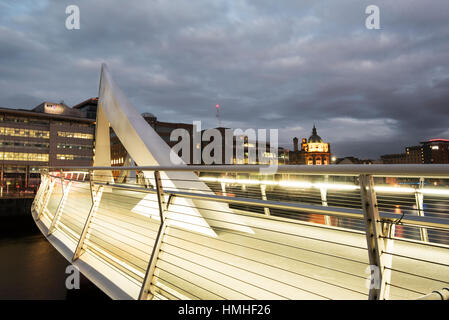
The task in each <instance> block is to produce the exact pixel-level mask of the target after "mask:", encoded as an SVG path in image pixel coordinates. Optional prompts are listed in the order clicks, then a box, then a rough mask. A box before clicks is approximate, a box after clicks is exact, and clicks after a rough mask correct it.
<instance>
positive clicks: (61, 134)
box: [58, 131, 94, 139]
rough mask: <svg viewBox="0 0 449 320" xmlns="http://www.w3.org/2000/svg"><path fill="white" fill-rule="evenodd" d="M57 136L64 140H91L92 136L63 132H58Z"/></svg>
mask: <svg viewBox="0 0 449 320" xmlns="http://www.w3.org/2000/svg"><path fill="white" fill-rule="evenodd" d="M58 136H60V137H65V138H76V139H93V138H94V136H93V134H91V133H81V132H65V131H58Z"/></svg>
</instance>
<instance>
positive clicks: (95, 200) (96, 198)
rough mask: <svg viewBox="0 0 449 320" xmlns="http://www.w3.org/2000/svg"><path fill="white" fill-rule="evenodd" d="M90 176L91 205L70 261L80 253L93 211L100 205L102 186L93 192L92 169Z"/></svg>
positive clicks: (93, 214)
mask: <svg viewBox="0 0 449 320" xmlns="http://www.w3.org/2000/svg"><path fill="white" fill-rule="evenodd" d="M89 176H90V195H91V198H92V205H91V207H90V210H89V214H88V215H87V218H86V222H85V223H84V228H83V231H82V232H81V234H80V239H79V241H78V245H77V246H76V249H75V252H74V253H73V258H72V261H75V260H76V259H78V258H79V257H80V255H81V252H82V249H83V245H84V240H85V239H86V237H87V231H88V230H89V225H90V222H91V221H92V218H93V217H94V216H95V213H96V212H97V210H98V206H99V205H100V201H101V196H102V195H103V190H104V186H99V187H98V189H97V191H96V192H95V190H94V189H95V184H94V180H93V179H94V175H93V173H92V171H89Z"/></svg>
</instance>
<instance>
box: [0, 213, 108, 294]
mask: <svg viewBox="0 0 449 320" xmlns="http://www.w3.org/2000/svg"><path fill="white" fill-rule="evenodd" d="M28 212H29V211H28ZM68 265H69V262H68V261H67V260H66V259H65V258H64V257H63V256H62V255H60V254H59V252H58V251H57V250H56V249H55V248H53V246H52V245H51V244H50V243H49V242H48V241H47V240H46V239H45V237H44V236H43V235H42V234H41V232H40V231H39V229H38V228H37V226H36V225H35V223H34V221H33V219H32V217H31V213H30V214H29V215H26V216H13V217H11V216H10V217H4V216H3V217H2V216H0V299H14V300H15V299H48V300H78V299H96V300H98V299H109V298H108V297H107V296H106V295H105V294H104V293H103V292H102V291H101V290H100V289H98V288H97V287H96V286H95V285H94V284H93V283H91V282H90V281H89V280H88V279H87V278H85V277H84V276H82V275H81V279H80V289H79V290H67V289H66V287H65V281H66V277H67V276H68V274H66V273H65V270H66V267H67V266H68Z"/></svg>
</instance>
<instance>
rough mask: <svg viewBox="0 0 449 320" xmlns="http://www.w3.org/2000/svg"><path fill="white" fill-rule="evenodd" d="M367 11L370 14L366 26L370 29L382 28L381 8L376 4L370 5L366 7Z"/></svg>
mask: <svg viewBox="0 0 449 320" xmlns="http://www.w3.org/2000/svg"><path fill="white" fill-rule="evenodd" d="M365 13H366V14H368V17H366V20H365V27H366V28H367V29H368V30H373V29H375V30H379V29H380V9H379V7H378V6H376V5H369V6H367V7H366V9H365Z"/></svg>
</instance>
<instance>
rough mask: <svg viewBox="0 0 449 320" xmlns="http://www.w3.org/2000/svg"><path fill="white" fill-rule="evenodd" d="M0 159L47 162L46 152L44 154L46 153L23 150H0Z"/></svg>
mask: <svg viewBox="0 0 449 320" xmlns="http://www.w3.org/2000/svg"><path fill="white" fill-rule="evenodd" d="M0 160H4V161H39V162H48V154H46V153H25V152H0Z"/></svg>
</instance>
